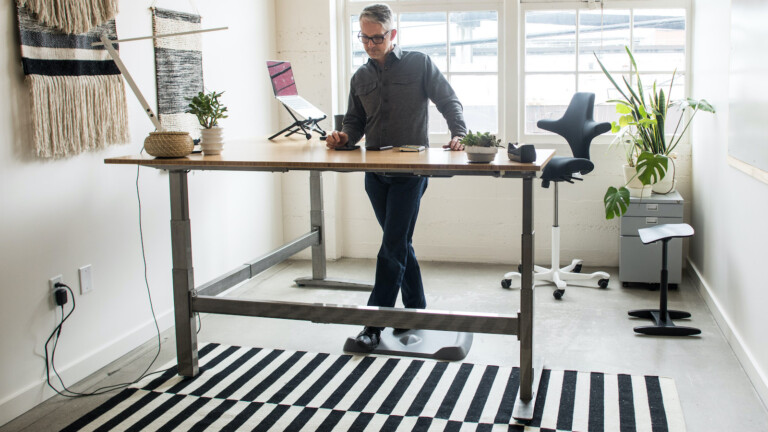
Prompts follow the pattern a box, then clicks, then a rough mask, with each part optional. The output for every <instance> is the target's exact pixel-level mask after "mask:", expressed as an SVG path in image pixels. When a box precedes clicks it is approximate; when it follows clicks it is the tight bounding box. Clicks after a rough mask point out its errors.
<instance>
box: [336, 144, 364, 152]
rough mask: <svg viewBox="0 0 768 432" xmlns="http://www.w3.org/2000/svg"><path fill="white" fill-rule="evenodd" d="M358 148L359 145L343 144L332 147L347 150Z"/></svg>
mask: <svg viewBox="0 0 768 432" xmlns="http://www.w3.org/2000/svg"><path fill="white" fill-rule="evenodd" d="M359 148H360V147H359V146H356V145H343V146H341V147H334V148H333V149H334V150H337V151H349V150H357V149H359Z"/></svg>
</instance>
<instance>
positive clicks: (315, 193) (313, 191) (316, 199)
mask: <svg viewBox="0 0 768 432" xmlns="http://www.w3.org/2000/svg"><path fill="white" fill-rule="evenodd" d="M309 206H310V210H309V223H310V225H311V226H312V231H313V232H314V231H320V241H319V242H318V243H317V244H315V245H312V279H315V280H317V279H325V274H326V272H325V215H324V212H325V210H324V209H323V174H322V173H321V172H319V171H310V172H309Z"/></svg>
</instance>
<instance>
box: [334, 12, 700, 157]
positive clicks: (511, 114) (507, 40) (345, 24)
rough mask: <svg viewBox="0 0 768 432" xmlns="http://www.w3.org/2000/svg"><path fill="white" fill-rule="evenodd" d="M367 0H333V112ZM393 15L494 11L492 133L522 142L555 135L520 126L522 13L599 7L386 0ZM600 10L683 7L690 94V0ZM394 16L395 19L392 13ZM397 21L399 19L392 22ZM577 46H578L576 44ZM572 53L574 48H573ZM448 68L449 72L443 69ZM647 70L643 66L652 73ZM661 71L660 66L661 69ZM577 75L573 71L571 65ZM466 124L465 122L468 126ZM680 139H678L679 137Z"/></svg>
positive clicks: (433, 137) (344, 93) (344, 87)
mask: <svg viewBox="0 0 768 432" xmlns="http://www.w3.org/2000/svg"><path fill="white" fill-rule="evenodd" d="M371 2H372V0H336V16H337V23H340V25H337V26H336V31H337V32H336V37H337V41H339V43H337V44H335V47H337V50H338V51H337V53H338V55H337V56H336V59H337V63H336V68H337V71H338V73H337V78H338V81H337V84H338V85H337V88H338V94H337V101H338V105H337V106H338V110H337V112H339V113H344V112H346V110H347V99H348V96H349V81H350V79H351V77H352V76H351V72H350V70H351V61H352V59H351V55H350V53H351V52H352V43H356V40H350V37H349V35H350V34H351V28H350V22H349V16H350V15H352V14H359V13H360V11H362V9H363V8H364V7H365V6H367V5H368V4H370V3H371ZM382 3H386V4H389V5H390V7H391V8H392V10H393V11H394V12H395V14H396V15H397V16H398V17H399V14H400V13H408V12H435V11H448V12H451V11H453V12H455V11H461V10H465V11H466V10H495V11H496V12H497V14H498V15H497V16H498V70H497V77H498V98H497V104H498V120H497V121H498V129H499V130H498V137H499V138H501V139H502V140H504V141H511V142H525V143H530V144H552V143H553V141H555V140H556V138H555V135H554V134H551V133H546V134H536V135H532V134H526V133H525V130H524V125H525V63H524V62H525V37H524V35H525V13H526V12H528V11H535V10H554V9H574V10H594V8H595V7H596V8H600V7H601V6H602V5H601V2H600V0H596V1H594V2H587V1H586V0H581V1H579V0H575V1H574V0H569V1H562V0H479V1H474V2H473V1H471V0H389V1H382ZM604 7H605V8H606V9H683V10H684V11H685V19H686V29H685V46H686V52H685V69H684V70H685V74H686V75H685V76H686V79H685V87H684V93H685V94H684V95H678V96H677V97H676V98H681V97H690V94H691V88H692V82H693V79H692V77H691V74H690V71H691V66H692V58H691V53H692V38H691V36H692V34H693V25H694V24H693V22H692V16H693V11H692V1H691V0H611V1H609V2H606V4H605V5H604ZM398 20H399V18H398ZM398 22H399V21H398ZM577 49H578V47H577ZM577 52H578V51H577ZM449 61H450V60H449ZM449 72H450V71H449ZM652 72H653V71H645V70H644V71H643V73H652ZM664 72H666V71H664ZM454 73H455V72H454ZM574 73H577V74H578V71H576V70H574ZM468 126H471V125H468ZM445 138H447V135H437V134H430V142H432V143H435V145H436V144H437V143H440V142H442V140H444V139H445ZM613 139H614V135H611V134H604V135H602V136H599V137H597V138H595V140H593V143H594V144H598V145H599V144H605V145H608V144H610V143H611V142H612V141H613ZM685 141H686V138H684V139H683V142H685Z"/></svg>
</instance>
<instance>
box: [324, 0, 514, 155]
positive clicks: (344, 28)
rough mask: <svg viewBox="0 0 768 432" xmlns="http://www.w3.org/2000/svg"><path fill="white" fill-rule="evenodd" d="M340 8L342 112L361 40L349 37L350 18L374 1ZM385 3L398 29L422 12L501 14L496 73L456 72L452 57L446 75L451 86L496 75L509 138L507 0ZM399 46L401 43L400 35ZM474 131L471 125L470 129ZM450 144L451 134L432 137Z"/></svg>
mask: <svg viewBox="0 0 768 432" xmlns="http://www.w3.org/2000/svg"><path fill="white" fill-rule="evenodd" d="M338 2H339V3H340V4H338V8H337V11H338V13H337V16H338V19H337V22H339V23H341V25H339V26H337V31H338V33H337V35H338V37H339V41H341V44H339V45H340V46H341V48H342V49H341V50H340V51H342V53H340V54H341V55H339V56H337V58H338V63H337V67H338V70H339V74H338V77H339V86H338V88H339V91H338V93H339V95H338V97H339V107H340V108H339V109H340V110H341V112H346V110H347V100H348V98H349V82H350V80H351V78H352V73H353V72H351V69H352V56H351V53H352V48H353V45H352V44H354V43H357V40H356V39H355V40H353V38H351V37H350V36H349V35H351V33H352V28H351V23H350V19H349V17H350V16H352V15H359V14H360V12H362V10H363V8H365V7H366V6H368V5H369V4H370V3H371V1H370V0H338ZM381 3H385V4H388V5H389V6H390V7H391V8H392V11H393V12H394V13H395V18H396V23H395V28H399V26H400V16H401V14H404V13H418V12H444V13H446V14H450V13H451V12H466V11H495V12H496V14H497V26H498V27H497V34H498V39H497V50H498V55H497V65H496V72H454V71H452V70H451V56H450V55H447V58H446V67H447V71H446V72H445V73H444V75H445V77H446V79H448V81H449V82H450V80H451V77H452V76H462V75H464V76H466V75H489V76H493V75H495V76H496V78H497V85H498V87H497V90H498V95H497V98H496V104H497V113H496V116H497V119H496V121H497V125H498V131H497V134H498V136H500V137H503V136H504V134H505V132H506V131H505V125H506V124H507V122H506V121H504V119H506V118H507V116H506V110H505V105H504V100H505V98H504V94H505V88H506V80H505V77H504V76H505V74H504V70H505V68H506V62H505V58H506V52H507V51H508V50H507V49H506V48H505V47H506V44H505V37H504V36H503V35H504V25H503V23H504V20H505V12H504V9H505V6H504V3H505V2H504V0H479V1H468V0H390V1H381ZM449 32H450V24H449V25H447V26H446V47H447V50H448V51H447V52H448V53H449V54H450V47H451V40H450V33H449ZM397 37H398V42H399V35H398V36H397ZM467 126H468V127H471V125H467ZM449 140H450V136H449V133H430V134H429V141H430V143H431V144H432V145H438V144H444V143H446V142H448V141H449Z"/></svg>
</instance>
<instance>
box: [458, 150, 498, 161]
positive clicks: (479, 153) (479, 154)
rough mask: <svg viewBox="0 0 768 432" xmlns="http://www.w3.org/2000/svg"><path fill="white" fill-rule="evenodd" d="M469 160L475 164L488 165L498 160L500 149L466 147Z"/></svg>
mask: <svg viewBox="0 0 768 432" xmlns="http://www.w3.org/2000/svg"><path fill="white" fill-rule="evenodd" d="M464 151H465V152H466V153H467V159H469V161H470V162H474V163H488V162H491V161H493V160H494V159H496V155H497V154H498V153H499V147H480V146H466V147H464Z"/></svg>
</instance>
